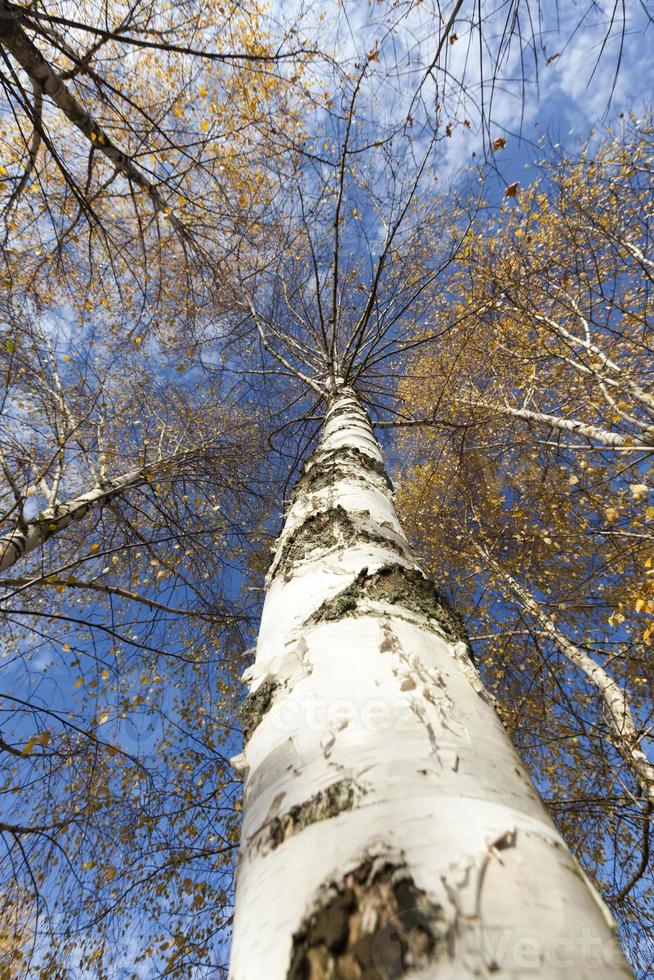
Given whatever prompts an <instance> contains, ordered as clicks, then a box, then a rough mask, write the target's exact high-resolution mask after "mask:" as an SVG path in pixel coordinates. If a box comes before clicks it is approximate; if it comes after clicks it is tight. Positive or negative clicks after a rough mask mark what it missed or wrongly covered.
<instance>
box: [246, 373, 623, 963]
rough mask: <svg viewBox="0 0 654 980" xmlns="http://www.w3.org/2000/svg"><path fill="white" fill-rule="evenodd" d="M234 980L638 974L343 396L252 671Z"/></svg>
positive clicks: (276, 582) (280, 547)
mask: <svg viewBox="0 0 654 980" xmlns="http://www.w3.org/2000/svg"><path fill="white" fill-rule="evenodd" d="M244 679H245V680H246V681H247V682H248V685H249V691H250V693H249V696H248V698H247V699H246V702H245V708H244V731H245V736H246V744H245V749H244V752H243V755H242V756H239V757H238V759H236V760H234V764H235V765H236V766H237V767H238V768H239V769H241V770H242V771H243V773H244V774H245V797H244V805H243V829H242V843H241V852H240V859H239V869H238V880H237V889H236V915H235V922H234V941H233V949H232V960H231V969H230V977H231V978H232V980H331V978H333V980H336V978H342V980H360V978H370V980H372V978H382V980H386V978H388V980H390V978H399V977H407V978H427V977H428V978H430V980H431V978H434V980H450V978H451V980H465V978H468V977H470V978H473V977H475V978H477V977H489V978H511V980H517V978H520V980H522V978H527V977H538V978H550V977H551V978H557V980H558V978H568V980H582V978H591V977H592V978H596V980H605V978H609V977H611V978H613V977H621V976H631V975H632V974H631V971H630V970H629V967H628V966H627V964H626V962H625V960H624V959H623V957H622V954H621V952H620V950H619V947H618V944H617V941H616V939H615V933H614V928H613V924H612V922H611V920H610V918H609V916H608V914H607V912H606V910H605V908H604V906H603V905H602V903H601V901H600V900H599V898H598V897H597V895H596V894H595V892H594V891H593V890H592V889H591V887H590V886H589V884H588V883H587V881H586V879H585V878H584V876H583V874H582V873H581V871H580V869H579V867H578V865H577V864H576V862H575V860H574V859H573V858H572V856H571V854H570V853H569V851H568V849H567V847H566V845H565V844H564V842H563V840H562V839H561V837H560V835H559V834H558V832H557V830H556V829H555V827H554V826H553V824H552V822H551V820H550V818H549V816H548V814H547V812H546V811H545V808H544V806H543V804H542V803H541V801H540V799H539V797H538V794H537V792H536V790H535V789H534V787H533V785H532V783H531V781H530V780H529V777H528V776H527V774H526V772H525V770H524V768H523V766H522V764H521V763H520V761H519V759H518V757H517V755H516V753H515V751H514V749H513V747H512V745H511V743H510V741H509V738H508V737H507V735H506V733H505V731H504V729H503V727H502V725H501V723H500V721H499V718H498V716H497V714H496V712H495V710H494V708H493V706H492V703H491V701H490V698H489V696H488V695H487V694H486V692H485V691H484V689H483V687H482V685H481V682H480V680H479V677H478V675H477V671H476V669H475V667H474V665H473V664H472V662H471V660H470V656H469V649H468V646H467V643H466V641H465V638H464V636H463V634H462V631H461V628H460V626H459V625H458V623H457V620H456V618H455V616H453V614H452V613H451V612H450V611H449V610H448V608H447V606H446V605H444V604H443V602H442V601H441V600H440V599H439V597H438V595H437V593H436V592H435V590H434V588H433V586H432V584H431V583H430V582H429V581H428V580H427V579H426V578H425V577H424V576H423V574H422V572H421V571H420V568H419V566H418V565H417V563H416V561H415V559H414V558H413V556H412V554H411V551H410V549H409V546H408V544H407V541H406V538H405V536H404V534H403V532H402V528H401V526H400V524H399V521H398V518H397V515H396V513H395V508H394V506H393V499H392V494H391V491H390V489H389V486H388V483H387V480H386V476H385V474H384V469H383V463H382V456H381V452H380V449H379V446H378V444H377V442H376V440H375V438H374V435H373V433H372V429H371V427H370V424H369V421H368V418H367V416H366V414H365V412H364V411H363V409H362V408H361V407H360V406H359V404H358V402H357V399H356V396H355V395H354V393H353V392H352V391H351V390H350V389H347V388H343V389H341V390H340V391H339V393H338V394H337V396H336V397H335V398H333V399H332V401H331V404H330V407H329V410H328V413H327V418H326V422H325V426H324V430H323V433H322V437H321V440H320V444H319V446H318V448H317V450H316V452H315V453H314V455H313V457H312V459H311V460H310V462H309V463H308V464H307V466H306V468H305V472H304V474H303V476H302V477H301V479H300V481H299V483H298V485H297V487H296V490H295V493H294V497H293V501H292V505H291V507H290V510H289V512H288V514H287V517H286V523H285V525H284V528H283V530H282V533H281V534H280V537H279V539H278V542H277V546H276V551H275V557H274V560H273V563H272V567H271V569H270V572H269V580H268V594H267V597H266V602H265V606H264V611H263V618H262V622H261V631H260V635H259V642H258V645H257V655H256V661H255V663H254V665H253V666H252V667H251V668H249V669H248V670H247V671H246V674H245V677H244Z"/></svg>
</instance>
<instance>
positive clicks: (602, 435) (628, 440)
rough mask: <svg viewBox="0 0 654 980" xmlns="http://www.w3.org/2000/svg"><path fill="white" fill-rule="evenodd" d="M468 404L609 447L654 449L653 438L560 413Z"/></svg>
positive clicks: (477, 402)
mask: <svg viewBox="0 0 654 980" xmlns="http://www.w3.org/2000/svg"><path fill="white" fill-rule="evenodd" d="M466 404H470V405H478V406H481V407H482V408H488V409H490V410H491V411H493V412H499V413H500V414H502V415H511V416H512V417H513V418H516V419H524V420H525V421H526V422H535V423H536V424H537V425H545V426H548V427H549V428H550V429H560V430H561V431H562V432H570V433H572V434H573V435H577V436H582V437H583V438H584V439H588V440H589V441H590V442H598V443H600V445H602V446H606V447H607V448H609V449H621V450H627V451H629V450H631V451H632V452H642V451H643V450H644V449H645V450H652V449H654V440H653V439H642V438H640V437H639V436H632V437H626V436H622V435H619V434H618V433H616V432H609V430H608V429H602V428H601V427H600V426H597V425H588V424H587V423H586V422H581V421H580V420H579V419H566V418H562V417H561V416H560V415H549V414H547V413H546V412H532V411H531V410H530V409H528V408H513V407H512V406H511V405H502V404H500V403H499V402H488V401H480V400H470V401H467V402H466Z"/></svg>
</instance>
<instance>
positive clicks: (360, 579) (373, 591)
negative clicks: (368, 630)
mask: <svg viewBox="0 0 654 980" xmlns="http://www.w3.org/2000/svg"><path fill="white" fill-rule="evenodd" d="M365 599H369V600H373V601H377V602H385V603H388V604H389V605H399V606H403V607H404V608H405V609H409V610H410V611H411V612H414V613H416V614H418V615H421V616H426V617H427V618H428V619H433V620H436V622H437V623H438V625H439V627H440V628H441V630H442V632H443V633H444V634H445V636H447V637H448V639H452V640H460V641H462V642H463V643H465V644H466V646H467V647H468V648H469V640H468V636H467V632H466V628H465V625H464V623H463V621H462V619H461V618H460V617H459V616H458V615H457V613H456V612H455V611H454V609H453V608H452V606H451V605H450V603H449V602H448V600H447V599H446V598H445V596H443V595H442V594H441V593H440V592H438V590H437V589H436V588H435V587H434V585H433V583H432V582H431V580H430V579H428V578H426V577H425V576H424V575H423V574H422V572H419V571H417V570H416V569H412V568H407V567H406V566H405V565H399V564H392V565H385V566H384V567H383V568H380V569H379V570H378V571H376V572H373V573H372V574H369V573H368V569H367V568H363V569H362V570H361V571H360V572H359V574H358V575H357V577H356V579H355V580H354V582H352V583H351V585H349V586H347V588H345V589H343V590H342V591H341V592H339V593H338V595H336V596H334V597H333V598H331V599H328V600H327V601H326V602H323V604H322V605H321V606H320V608H319V609H317V610H316V612H315V613H314V614H313V616H312V617H311V619H310V620H309V623H310V624H314V623H319V622H322V621H324V620H334V619H340V618H341V616H345V615H347V614H348V613H354V612H356V610H357V606H358V604H359V603H360V602H361V601H362V600H365Z"/></svg>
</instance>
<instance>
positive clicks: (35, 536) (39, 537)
mask: <svg viewBox="0 0 654 980" xmlns="http://www.w3.org/2000/svg"><path fill="white" fill-rule="evenodd" d="M197 453H198V448H197V447H195V448H194V449H191V450H188V451H185V452H181V453H176V454H174V455H172V456H168V457H165V458H164V459H160V460H156V461H154V462H152V463H148V464H144V465H143V466H139V467H138V468H136V469H133V470H130V471H129V472H127V473H123V474H121V476H117V477H115V478H114V479H113V480H105V481H104V482H103V483H102V484H100V485H99V486H96V487H93V489H92V490H88V491H87V492H86V493H82V494H80V495H79V496H78V497H73V498H72V499H71V500H67V501H64V502H63V503H56V504H54V505H53V506H51V507H48V508H47V509H46V510H45V511H44V512H43V513H42V514H40V515H39V517H35V518H32V519H30V520H27V521H25V520H24V521H22V522H20V523H19V524H17V526H16V527H15V528H13V530H11V531H10V532H9V534H5V535H3V536H2V537H0V572H4V571H6V570H7V569H8V568H11V567H12V566H13V565H15V564H16V562H17V561H18V560H19V559H20V558H23V557H24V556H25V555H27V554H29V553H30V552H31V551H35V550H36V549H37V548H40V547H41V545H43V544H45V542H46V541H47V540H48V538H51V537H52V536H53V535H54V534H57V533H58V532H59V531H63V530H64V529H65V528H67V527H68V526H69V525H70V524H73V523H74V522H75V521H79V520H81V519H82V518H83V517H85V516H86V514H88V513H89V512H90V511H92V510H98V509H99V508H101V507H104V506H105V505H106V504H108V503H110V502H111V501H112V500H115V499H116V497H120V496H121V495H122V494H123V493H125V492H126V491H128V490H132V489H134V487H138V486H143V485H144V484H145V483H147V482H148V480H149V479H150V478H151V477H153V476H154V475H156V474H161V473H165V472H167V471H169V470H172V469H175V468H177V467H181V466H182V465H183V464H184V463H186V462H189V461H190V460H192V459H193V458H194V456H196V455H197Z"/></svg>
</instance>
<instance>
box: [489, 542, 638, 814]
mask: <svg viewBox="0 0 654 980" xmlns="http://www.w3.org/2000/svg"><path fill="white" fill-rule="evenodd" d="M479 553H480V554H481V555H482V557H484V558H485V559H486V561H488V562H489V564H491V565H492V567H493V568H494V569H495V571H496V572H497V574H498V575H499V576H500V579H504V581H505V582H506V583H507V585H508V586H509V589H510V590H511V592H513V593H515V595H516V596H517V597H518V599H519V600H520V602H521V603H522V605H523V606H524V607H525V609H527V610H528V611H529V612H530V613H531V615H532V616H534V618H535V619H536V620H537V621H538V622H539V623H540V625H541V626H542V628H543V630H544V632H545V633H546V634H547V635H548V636H549V637H550V639H551V640H553V642H554V643H555V645H556V646H557V647H558V649H559V650H560V651H561V653H562V654H563V655H564V657H566V658H567V660H568V661H569V662H570V663H571V664H572V665H573V667H576V668H577V669H578V670H580V671H582V673H583V674H585V675H586V677H587V678H588V680H589V681H590V683H591V684H593V686H594V687H595V688H596V690H597V692H598V694H599V696H600V698H601V699H602V702H603V704H604V714H605V716H606V719H607V722H608V724H609V726H610V728H611V732H612V741H613V743H614V745H615V747H616V749H617V750H618V752H619V753H620V755H621V756H622V758H623V760H624V762H625V764H626V765H627V767H628V768H629V769H630V770H631V773H632V775H633V777H634V779H635V780H636V782H637V783H638V785H639V786H640V788H641V790H642V793H643V796H644V797H645V798H646V799H647V800H649V802H650V803H651V804H652V805H654V765H653V764H652V763H651V762H650V761H649V759H648V758H647V756H646V754H645V752H644V751H643V749H642V741H643V732H642V731H639V730H638V728H637V727H636V723H635V721H634V717H633V715H632V713H631V709H630V707H629V702H628V700H627V697H626V695H625V692H624V691H623V689H622V688H621V687H620V685H619V684H618V682H617V681H616V680H615V678H614V677H612V676H611V674H609V672H608V671H606V670H605V669H604V667H602V666H601V664H598V663H597V661H596V660H594V659H593V658H592V657H591V656H589V655H588V654H587V653H586V652H585V651H584V650H582V649H581V648H580V647H578V646H576V644H574V643H572V642H571V641H570V640H569V639H568V637H567V636H566V635H565V633H562V632H561V630H560V629H559V628H558V627H557V626H556V624H555V623H554V622H553V620H552V619H550V617H549V616H548V615H547V613H546V612H545V610H544V609H543V607H542V606H541V605H540V603H538V602H537V601H536V600H535V599H534V597H533V595H532V594H531V592H530V591H529V590H528V589H527V588H525V586H524V585H521V584H520V583H519V582H517V581H516V580H515V579H514V578H513V576H512V575H511V574H510V573H509V572H507V571H505V570H504V569H503V568H501V566H500V565H499V564H498V563H497V562H496V561H494V560H493V559H492V558H491V557H490V555H489V554H488V553H487V552H484V551H482V550H481V549H480V552H479Z"/></svg>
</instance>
